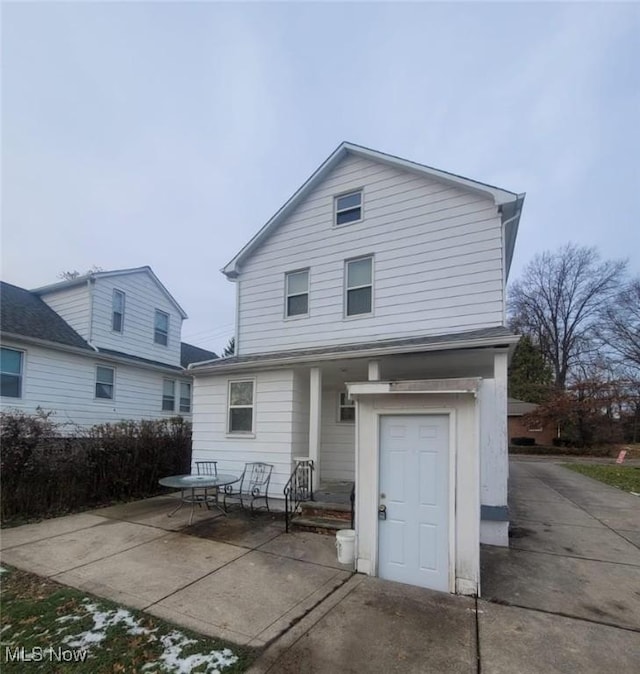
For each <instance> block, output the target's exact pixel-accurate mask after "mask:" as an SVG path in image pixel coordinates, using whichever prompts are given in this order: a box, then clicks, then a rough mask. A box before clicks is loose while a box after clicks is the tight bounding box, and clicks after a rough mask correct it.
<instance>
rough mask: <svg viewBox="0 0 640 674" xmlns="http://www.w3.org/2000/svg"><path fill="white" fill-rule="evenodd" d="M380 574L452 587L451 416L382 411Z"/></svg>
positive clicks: (435, 586) (423, 584) (436, 587)
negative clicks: (450, 508)
mask: <svg viewBox="0 0 640 674" xmlns="http://www.w3.org/2000/svg"><path fill="white" fill-rule="evenodd" d="M379 503H380V504H381V505H383V506H384V507H385V508H386V519H379V520H378V575H379V576H380V577H382V578H387V579H388V580H396V581H399V582H401V583H409V584H411V585H420V586H421V587H428V588H430V589H432V590H442V591H444V592H448V591H449V589H450V588H449V417H448V416H446V415H415V416H414V415H406V416H404V415H402V416H401V415H397V416H396V415H394V416H381V417H380V494H379Z"/></svg>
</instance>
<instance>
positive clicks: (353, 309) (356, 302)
mask: <svg viewBox="0 0 640 674" xmlns="http://www.w3.org/2000/svg"><path fill="white" fill-rule="evenodd" d="M345 286H346V287H345V315H346V316H359V315H361V314H370V313H371V312H372V311H373V256H372V255H369V256H367V257H360V258H357V259H355V260H347V262H346V264H345Z"/></svg>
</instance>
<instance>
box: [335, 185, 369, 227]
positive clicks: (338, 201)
mask: <svg viewBox="0 0 640 674" xmlns="http://www.w3.org/2000/svg"><path fill="white" fill-rule="evenodd" d="M335 210H336V225H347V224H349V223H350V222H359V221H360V220H362V190H358V191H357V192H349V194H343V195H342V196H339V197H336V198H335Z"/></svg>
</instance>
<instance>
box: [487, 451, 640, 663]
mask: <svg viewBox="0 0 640 674" xmlns="http://www.w3.org/2000/svg"><path fill="white" fill-rule="evenodd" d="M509 506H510V512H511V544H510V548H509V549H505V548H497V547H489V546H487V547H485V548H484V549H483V551H482V600H481V601H479V602H478V608H479V611H478V624H479V629H478V633H479V639H480V657H481V662H482V671H483V672H505V673H506V672H514V671H517V672H523V673H525V672H543V671H544V672H583V673H586V672H593V673H594V674H595V673H599V672H610V671H616V672H618V673H621V672H638V671H640V549H639V547H640V498H638V497H636V496H632V495H630V494H626V493H624V492H622V491H620V490H618V489H615V488H613V487H609V486H607V485H604V484H602V483H601V482H597V481H596V480H592V479H591V478H588V477H585V476H583V475H580V474H579V473H575V472H573V471H570V470H568V469H566V468H563V467H562V466H560V465H559V464H558V463H555V462H551V461H539V460H527V459H513V460H512V461H511V463H510V479H509Z"/></svg>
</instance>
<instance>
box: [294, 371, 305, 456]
mask: <svg viewBox="0 0 640 674" xmlns="http://www.w3.org/2000/svg"><path fill="white" fill-rule="evenodd" d="M292 415H293V416H292V430H291V440H292V454H293V458H295V457H296V456H308V455H309V373H308V372H298V371H296V372H294V375H293V408H292Z"/></svg>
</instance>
